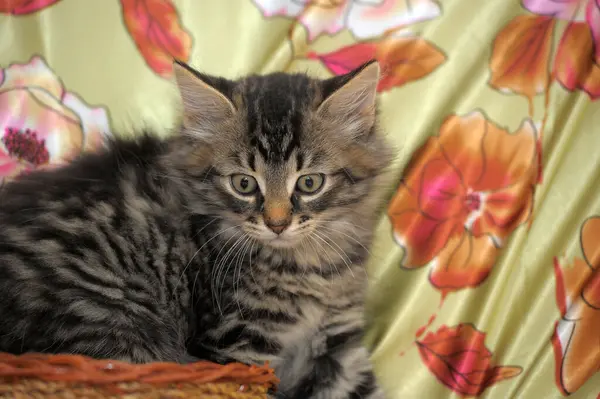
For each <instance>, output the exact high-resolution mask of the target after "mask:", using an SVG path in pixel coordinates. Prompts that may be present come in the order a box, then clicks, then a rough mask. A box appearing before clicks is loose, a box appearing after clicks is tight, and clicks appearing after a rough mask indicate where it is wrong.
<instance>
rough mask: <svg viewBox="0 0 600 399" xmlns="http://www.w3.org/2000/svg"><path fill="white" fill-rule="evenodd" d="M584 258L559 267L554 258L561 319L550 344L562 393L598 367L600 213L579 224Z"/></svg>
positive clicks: (578, 384) (599, 365)
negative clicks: (598, 215)
mask: <svg viewBox="0 0 600 399" xmlns="http://www.w3.org/2000/svg"><path fill="white" fill-rule="evenodd" d="M581 247H582V250H583V255H584V259H580V258H575V259H574V260H573V264H572V265H571V266H570V267H567V268H561V267H560V265H559V263H558V260H556V259H555V262H554V263H555V264H554V272H555V276H556V302H557V305H558V308H559V310H560V314H561V319H560V320H559V321H558V322H557V323H556V328H555V331H554V335H553V336H552V344H553V347H554V356H555V359H556V384H557V386H558V387H559V389H560V390H561V391H562V393H563V394H565V395H567V394H571V393H573V392H575V391H577V390H578V389H579V388H580V387H581V386H582V385H583V384H584V383H585V381H587V380H588V379H589V378H590V377H591V376H592V375H593V374H594V373H595V372H596V371H598V370H600V342H599V341H598V331H600V217H592V218H590V219H588V220H587V221H586V222H585V223H584V224H583V226H582V228H581Z"/></svg>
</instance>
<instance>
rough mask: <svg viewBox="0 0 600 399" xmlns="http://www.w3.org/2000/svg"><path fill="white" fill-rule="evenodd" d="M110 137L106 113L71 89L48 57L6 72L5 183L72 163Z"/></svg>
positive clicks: (0, 115) (2, 77)
mask: <svg viewBox="0 0 600 399" xmlns="http://www.w3.org/2000/svg"><path fill="white" fill-rule="evenodd" d="M109 133H110V130H109V122H108V115H107V113H106V110H105V109H104V108H92V107H89V106H88V105H87V104H86V103H84V102H83V101H82V100H81V99H80V98H79V97H78V96H77V95H75V94H73V93H71V92H69V91H67V90H66V89H65V88H64V87H63V85H62V83H61V81H60V79H59V78H58V77H57V76H56V75H55V74H54V72H52V70H51V69H50V68H49V67H48V66H47V65H46V63H45V62H44V60H43V59H42V58H40V57H38V56H35V57H33V58H31V60H30V61H29V62H28V63H26V64H13V65H11V66H9V67H7V68H5V69H1V68H0V183H1V182H2V181H3V180H4V179H6V178H12V177H15V176H17V175H19V174H21V173H23V172H27V171H29V170H32V169H34V168H40V167H49V166H56V165H59V164H63V163H65V162H68V161H70V160H71V159H73V158H74V157H75V156H77V155H79V154H80V153H81V152H82V151H86V150H93V149H95V148H98V147H99V146H101V145H102V144H103V143H104V139H105V137H106V135H107V134H109Z"/></svg>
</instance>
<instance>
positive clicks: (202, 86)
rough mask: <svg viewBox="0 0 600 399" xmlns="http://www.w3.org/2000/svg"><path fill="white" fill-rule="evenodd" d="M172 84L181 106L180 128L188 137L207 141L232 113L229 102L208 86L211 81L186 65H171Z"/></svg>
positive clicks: (231, 106)
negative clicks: (173, 77)
mask: <svg viewBox="0 0 600 399" xmlns="http://www.w3.org/2000/svg"><path fill="white" fill-rule="evenodd" d="M173 72H174V74H175V81H176V82H177V86H178V87H179V93H180V95H181V100H182V103H183V126H184V128H185V130H186V132H187V133H188V134H190V133H191V134H193V135H194V136H197V137H198V138H206V137H209V136H211V135H212V134H215V133H216V131H217V129H218V126H219V125H220V124H221V123H222V122H223V121H224V120H226V119H227V118H230V117H231V116H233V115H234V113H235V107H234V105H233V104H232V103H231V101H229V99H228V98H227V97H226V96H225V95H224V94H223V93H221V92H220V91H219V90H217V89H216V88H214V87H213V86H212V85H210V84H209V83H207V81H208V80H209V79H210V77H206V79H203V76H202V75H201V74H199V73H197V72H196V71H194V70H193V69H192V68H191V67H190V66H188V65H187V64H185V63H183V62H180V61H177V60H175V61H174V62H173Z"/></svg>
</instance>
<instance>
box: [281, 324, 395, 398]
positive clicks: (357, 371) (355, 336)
mask: <svg viewBox="0 0 600 399" xmlns="http://www.w3.org/2000/svg"><path fill="white" fill-rule="evenodd" d="M336 329H337V328H336ZM362 336H363V332H362V330H360V331H359V330H355V331H349V332H346V333H338V334H335V335H321V336H320V337H315V341H314V342H313V358H312V370H311V371H310V372H309V373H308V374H306V375H305V376H304V377H301V378H300V380H298V381H297V383H296V384H295V386H296V389H294V392H293V394H290V393H289V392H285V393H284V392H282V393H281V394H278V395H277V396H276V397H278V398H279V397H280V398H288V399H289V398H294V399H295V398H297V399H300V398H303V399H304V398H311V399H347V398H350V399H358V398H364V399H384V398H385V395H384V393H383V391H382V389H381V388H380V387H379V385H378V384H377V380H376V378H375V375H374V374H373V368H372V365H371V361H370V356H369V352H368V351H367V349H366V348H365V347H364V346H362V342H361V338H362Z"/></svg>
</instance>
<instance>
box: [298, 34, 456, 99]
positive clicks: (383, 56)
mask: <svg viewBox="0 0 600 399" xmlns="http://www.w3.org/2000/svg"><path fill="white" fill-rule="evenodd" d="M308 58H313V59H319V60H320V61H321V62H322V63H323V64H324V65H325V66H326V67H327V69H329V70H330V71H331V72H332V73H334V74H336V75H341V74H344V73H347V72H350V71H351V70H353V69H355V68H357V67H359V66H360V65H363V64H364V63H366V62H367V61H370V60H372V59H376V60H377V61H378V62H379V65H381V68H382V77H381V80H380V81H379V85H378V86H377V90H378V91H380V92H382V91H386V90H390V89H392V88H394V87H397V86H402V85H404V84H406V83H408V82H412V81H414V80H417V79H420V78H422V77H424V76H427V75H429V74H430V73H432V72H433V71H434V70H435V69H437V68H438V67H439V66H440V65H441V64H443V63H444V62H445V61H446V56H445V55H444V53H442V52H441V51H440V50H439V49H438V48H437V47H435V46H434V45H433V44H431V43H430V42H428V41H427V40H425V39H422V38H420V37H417V36H408V35H403V36H388V37H386V38H384V39H382V40H381V41H379V42H370V43H357V44H353V45H350V46H347V47H342V48H341V49H339V50H336V51H333V52H331V53H326V54H315V53H309V54H308Z"/></svg>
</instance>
